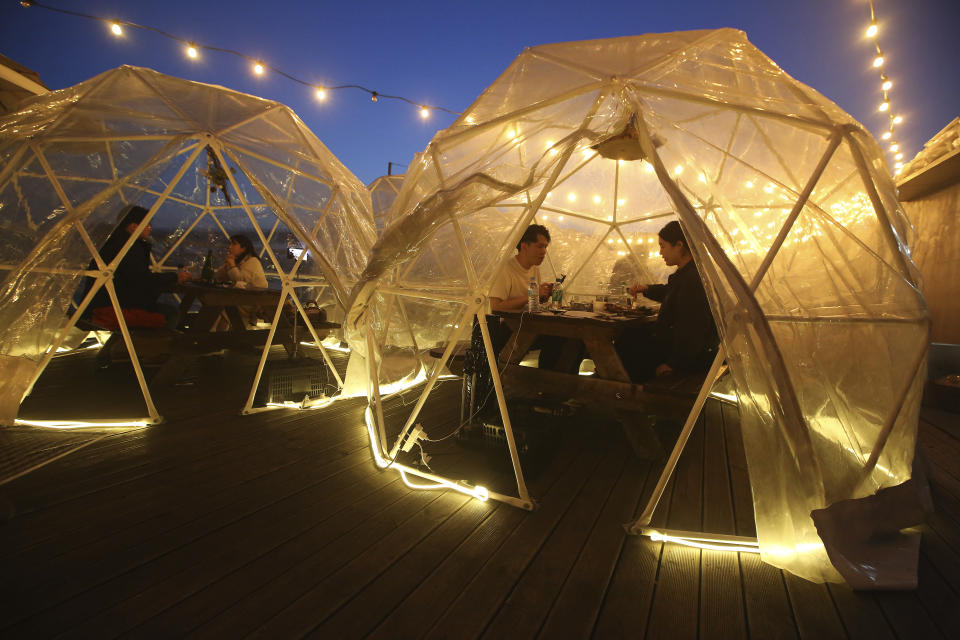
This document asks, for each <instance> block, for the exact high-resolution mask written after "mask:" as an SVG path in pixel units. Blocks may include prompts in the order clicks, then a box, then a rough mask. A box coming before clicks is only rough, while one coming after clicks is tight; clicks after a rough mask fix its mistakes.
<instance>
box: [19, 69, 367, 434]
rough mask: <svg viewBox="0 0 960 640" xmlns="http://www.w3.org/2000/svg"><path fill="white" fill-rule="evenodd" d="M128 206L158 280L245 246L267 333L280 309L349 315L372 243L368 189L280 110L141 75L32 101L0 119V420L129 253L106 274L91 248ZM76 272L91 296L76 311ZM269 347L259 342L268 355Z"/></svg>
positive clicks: (106, 78) (124, 73) (116, 75)
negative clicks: (231, 243)
mask: <svg viewBox="0 0 960 640" xmlns="http://www.w3.org/2000/svg"><path fill="white" fill-rule="evenodd" d="M129 204H139V205H142V206H144V207H146V208H148V209H149V215H148V216H147V218H146V219H144V221H143V222H142V223H141V227H140V228H143V227H144V226H145V225H146V224H148V223H150V224H152V225H153V229H154V233H153V239H154V246H153V256H152V261H153V265H152V269H153V270H155V271H175V270H177V269H178V268H189V267H195V268H196V269H195V271H194V273H195V275H196V274H199V265H200V264H201V263H202V261H203V260H204V257H205V256H206V255H207V252H208V251H209V250H211V249H212V250H213V251H215V252H216V253H217V254H221V253H222V252H223V250H224V248H225V247H226V244H227V238H228V237H229V236H230V235H233V234H238V233H243V234H246V235H248V236H249V237H250V238H251V239H252V240H253V241H254V243H255V244H256V245H259V247H260V248H261V255H260V257H261V261H262V263H263V266H264V270H265V272H266V275H267V278H268V281H270V282H272V284H271V286H272V287H273V288H278V289H280V290H281V292H282V295H281V296H280V303H279V304H278V306H277V308H276V309H270V310H268V311H267V312H264V316H265V317H268V318H273V321H274V325H275V324H276V321H277V317H279V314H280V312H281V309H282V307H283V304H284V302H285V301H289V303H292V304H293V305H294V307H295V308H296V310H297V311H298V312H299V313H300V314H302V315H303V317H306V314H305V313H304V303H305V302H306V301H307V300H308V299H309V300H316V301H317V303H318V304H319V305H320V306H327V307H329V308H331V309H333V310H335V309H337V308H340V309H341V311H340V313H341V314H342V309H343V307H344V303H345V301H346V298H347V294H348V292H349V289H350V287H351V286H352V285H353V283H354V282H356V280H357V278H358V276H359V275H360V273H361V271H362V269H363V266H364V264H365V262H366V256H367V253H368V251H369V247H370V246H371V245H372V243H373V240H374V239H375V232H374V229H373V220H372V216H371V214H370V199H369V194H368V192H367V190H366V188H365V186H364V185H363V183H361V182H360V181H359V180H358V179H357V178H356V177H355V176H354V175H353V174H352V173H351V172H350V171H349V170H347V169H346V167H344V166H343V165H342V164H341V163H340V162H339V161H338V160H337V159H336V158H335V157H334V156H333V154H332V153H330V151H329V150H328V149H327V148H326V147H325V146H324V145H323V144H322V143H321V142H320V141H319V140H318V139H317V138H316V137H315V136H314V135H313V134H312V133H311V132H310V130H309V129H307V127H306V126H305V125H304V124H303V123H302V122H301V121H300V120H299V118H297V116H296V115H295V114H294V113H293V112H292V111H291V110H290V109H289V108H287V107H285V106H284V105H282V104H279V103H276V102H271V101H268V100H263V99H261V98H257V97H254V96H250V95H245V94H242V93H238V92H235V91H230V90H228V89H224V88H222V87H215V86H211V85H204V84H199V83H195V82H189V81H185V80H181V79H178V78H173V77H169V76H165V75H163V74H160V73H157V72H155V71H152V70H149V69H141V68H136V67H120V68H118V69H115V70H113V71H108V72H106V73H103V74H101V75H99V76H96V77H94V78H92V79H90V80H87V81H85V82H83V83H80V84H78V85H77V86H75V87H71V88H68V89H63V90H60V91H55V92H52V93H50V94H46V95H44V96H41V97H38V98H36V99H34V100H32V101H31V102H29V103H26V104H25V105H23V107H22V108H21V109H20V110H19V111H17V112H15V113H12V114H9V115H8V116H6V117H5V118H4V119H2V120H0V224H2V226H3V231H4V233H3V240H2V241H0V263H2V268H3V270H4V271H3V278H4V280H3V287H2V289H0V322H2V329H0V370H2V372H3V375H2V379H3V382H2V383H0V384H2V385H3V386H2V397H3V407H2V408H3V414H2V415H3V416H4V418H6V419H8V420H9V419H11V418H12V417H13V416H15V415H16V411H17V406H18V404H19V402H20V400H21V398H22V397H23V396H24V395H25V394H26V393H28V392H29V389H30V388H31V386H32V384H33V382H35V380H36V379H37V377H38V376H39V375H40V373H41V372H42V370H43V367H44V366H45V365H46V363H47V362H48V361H49V358H50V357H51V355H52V354H53V353H54V352H55V351H56V349H57V347H58V346H59V345H60V344H61V342H62V341H63V339H64V337H65V335H66V332H67V331H68V330H69V328H70V327H72V326H73V324H74V323H75V322H76V321H77V319H78V318H79V317H80V315H81V313H82V312H83V311H84V308H85V307H86V306H87V304H88V303H89V301H90V299H91V297H92V296H93V294H94V293H95V292H96V290H98V289H99V288H100V287H101V286H107V287H108V288H110V287H112V268H113V265H114V264H115V263H118V262H119V261H120V260H121V259H122V257H123V255H125V254H126V250H127V249H128V248H129V246H130V245H129V243H128V245H127V246H126V247H125V248H124V249H123V251H122V252H121V253H120V254H119V255H118V256H117V258H116V259H115V260H114V261H113V263H111V264H109V265H107V264H103V261H102V259H100V257H99V253H98V247H100V246H101V245H102V244H103V243H104V241H105V240H106V239H107V237H108V236H109V235H110V233H111V232H112V231H113V230H114V228H115V227H116V226H117V224H118V213H119V212H120V211H121V210H122V209H123V207H124V206H126V205H129ZM130 242H131V243H132V240H131V241H130ZM92 260H95V261H96V265H95V267H97V268H94V269H93V270H92V271H89V272H88V271H87V270H88V265H89V264H90V263H91V261H92ZM85 275H90V276H92V277H94V278H96V284H95V285H94V287H93V289H92V290H91V291H90V292H89V294H88V295H87V296H86V297H85V298H84V299H83V300H78V308H77V309H76V310H72V309H71V308H70V306H71V296H72V295H73V294H74V292H75V291H77V290H78V287H79V286H80V285H81V282H82V279H83V277H84V276H85ZM116 304H117V303H116V300H115V298H114V305H115V306H116ZM117 316H118V319H119V320H121V323H120V324H121V329H122V330H123V333H124V337H125V340H126V344H127V348H128V349H129V350H130V352H131V354H133V353H134V352H133V345H132V343H131V341H130V338H129V335H127V334H128V331H127V329H126V325H125V324H124V323H123V322H122V314H120V313H119V310H117ZM305 325H306V326H307V327H308V328H310V331H311V332H312V333H314V338H316V337H317V336H316V333H315V332H313V329H312V327H311V323H309V322H306V323H305ZM273 335H274V334H273V332H272V331H271V333H270V339H272V338H273ZM269 347H270V340H269V339H268V341H267V344H266V346H265V347H264V358H265V357H266V350H268V349H269ZM321 349H322V346H321ZM324 355H325V352H324ZM132 360H133V362H134V366H135V369H136V371H137V375H138V378H139V380H140V385H141V389H142V391H143V393H144V396H145V400H146V402H147V407H148V410H149V412H150V418H151V419H152V420H153V421H157V419H158V416H157V414H156V410H155V408H154V407H153V403H152V401H151V399H150V395H149V391H148V389H147V386H146V383H145V381H144V378H143V375H142V372H141V371H140V367H139V363H138V362H137V359H136V357H135V355H134V357H132ZM327 362H328V364H329V359H327ZM262 368H263V361H261V367H260V370H259V371H258V374H257V378H258V379H259V376H260V371H262ZM331 369H332V367H331ZM334 374H335V375H336V372H335V371H334ZM337 380H338V381H339V376H337ZM253 386H254V389H255V388H256V386H257V380H255V381H254V385H253ZM254 389H252V390H251V400H252V397H253V391H254ZM250 402H251V401H250V400H248V403H247V404H248V408H249V405H250Z"/></svg>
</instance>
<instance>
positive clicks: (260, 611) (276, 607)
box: [191, 488, 450, 638]
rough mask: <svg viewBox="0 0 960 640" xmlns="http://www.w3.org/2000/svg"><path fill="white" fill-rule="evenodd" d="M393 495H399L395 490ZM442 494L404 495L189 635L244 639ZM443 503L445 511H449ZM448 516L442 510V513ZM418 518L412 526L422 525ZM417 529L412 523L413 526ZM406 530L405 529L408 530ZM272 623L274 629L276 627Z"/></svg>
mask: <svg viewBox="0 0 960 640" xmlns="http://www.w3.org/2000/svg"><path fill="white" fill-rule="evenodd" d="M397 491H404V489H402V488H397ZM442 495H443V494H439V493H435V492H427V491H408V492H406V493H405V495H402V497H401V498H400V499H399V500H397V501H395V502H393V503H392V504H390V505H389V506H388V507H387V508H386V509H384V510H383V511H382V512H380V513H379V515H378V516H377V517H376V518H372V519H371V520H370V521H368V522H363V523H361V524H359V525H357V526H356V527H354V528H353V529H351V530H349V531H347V532H346V533H344V534H342V535H341V536H339V537H337V538H336V539H335V540H333V541H332V542H330V543H329V544H326V545H324V546H323V547H321V548H319V549H315V550H313V553H311V554H308V555H305V556H303V557H302V558H301V559H300V562H299V563H298V564H297V565H296V566H295V567H292V568H290V569H289V570H288V571H286V572H285V573H283V574H281V575H279V576H277V577H275V578H273V579H271V580H269V581H268V582H266V583H265V584H263V585H261V587H260V588H258V589H257V590H256V591H254V592H252V593H250V594H249V595H247V596H245V597H243V598H241V599H240V600H238V601H237V602H235V603H234V604H233V605H232V606H230V607H229V608H227V609H225V610H223V611H220V612H219V613H218V614H217V615H216V616H214V617H213V618H211V619H209V620H206V621H205V622H204V623H203V624H202V625H201V626H199V627H197V628H196V629H194V630H193V631H192V632H191V635H192V636H193V637H198V638H230V637H237V636H240V635H246V634H249V633H251V632H252V631H254V630H256V629H258V628H260V627H262V626H263V625H265V624H269V623H270V622H271V620H275V619H276V618H277V616H279V615H280V614H281V613H282V612H283V611H284V610H285V609H286V608H287V607H288V606H289V605H290V604H291V603H292V602H295V601H296V600H297V599H298V598H299V597H300V596H302V595H303V594H305V593H308V592H309V591H310V590H311V589H313V588H314V587H315V586H316V585H318V584H319V583H321V582H323V580H324V579H326V578H327V577H328V576H330V575H331V574H332V573H334V572H336V571H337V570H339V569H340V568H342V567H343V566H344V565H346V564H347V563H349V562H350V561H351V560H353V559H354V558H356V557H358V556H362V555H363V554H364V553H365V552H366V551H367V550H368V549H370V548H372V547H376V546H379V545H381V544H384V541H385V540H387V539H388V538H389V536H390V535H391V534H393V533H394V532H395V531H396V530H398V529H399V528H401V527H403V526H404V525H405V524H406V523H407V522H409V521H410V520H411V519H414V518H418V514H419V513H420V511H421V510H423V509H425V508H426V507H427V506H428V505H430V504H432V503H433V502H434V501H436V500H438V499H440V498H441V497H442ZM447 497H448V500H447V501H445V503H444V504H445V506H446V507H449V505H450V502H449V497H450V496H449V495H448V496H447ZM443 511H444V512H447V509H446V508H445V509H444V510H443ZM422 520H423V516H419V518H418V520H417V523H420V522H422ZM414 526H416V524H415V525H414ZM408 530H409V529H408ZM281 622H282V621H281V620H277V621H276V622H274V624H278V625H279V624H281Z"/></svg>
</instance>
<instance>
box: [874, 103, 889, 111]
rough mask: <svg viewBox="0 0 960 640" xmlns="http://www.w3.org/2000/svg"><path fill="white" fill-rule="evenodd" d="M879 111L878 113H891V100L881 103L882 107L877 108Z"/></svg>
mask: <svg viewBox="0 0 960 640" xmlns="http://www.w3.org/2000/svg"><path fill="white" fill-rule="evenodd" d="M877 110H878V111H889V110H890V101H889V100H884V101H883V102H881V103H880V106H879V107H877Z"/></svg>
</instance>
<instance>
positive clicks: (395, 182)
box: [367, 175, 403, 234]
mask: <svg viewBox="0 0 960 640" xmlns="http://www.w3.org/2000/svg"><path fill="white" fill-rule="evenodd" d="M401 186H403V175H399V176H395V175H389V176H380V177H379V178H377V179H376V180H374V181H373V182H371V183H370V184H369V185H368V186H367V189H369V190H370V201H371V205H372V206H373V221H374V223H375V224H376V225H377V233H378V234H382V233H383V230H384V228H385V227H386V226H387V224H389V223H390V221H391V220H392V218H391V216H390V211H391V209H390V207H392V206H393V203H394V201H395V200H396V199H397V196H398V195H399V194H400V187H401Z"/></svg>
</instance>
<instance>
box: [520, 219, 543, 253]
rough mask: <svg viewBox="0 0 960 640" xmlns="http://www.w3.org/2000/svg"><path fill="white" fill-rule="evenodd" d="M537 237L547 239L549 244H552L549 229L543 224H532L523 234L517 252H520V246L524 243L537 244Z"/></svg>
mask: <svg viewBox="0 0 960 640" xmlns="http://www.w3.org/2000/svg"><path fill="white" fill-rule="evenodd" d="M537 236H543V237H544V238H546V239H547V242H550V232H549V231H547V228H546V227H545V226H543V225H542V224H532V225H530V226H529V227H527V230H526V231H524V232H523V235H522V236H521V237H520V242H518V243H517V251H520V244H521V243H524V242H536V241H537Z"/></svg>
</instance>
